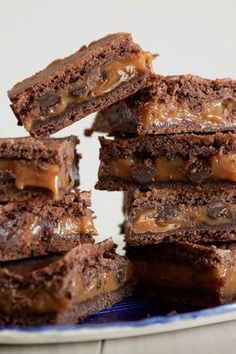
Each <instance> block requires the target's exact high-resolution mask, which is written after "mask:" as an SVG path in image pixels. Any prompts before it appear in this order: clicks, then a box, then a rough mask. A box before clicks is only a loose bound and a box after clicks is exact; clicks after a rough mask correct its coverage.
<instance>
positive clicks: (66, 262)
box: [0, 239, 133, 325]
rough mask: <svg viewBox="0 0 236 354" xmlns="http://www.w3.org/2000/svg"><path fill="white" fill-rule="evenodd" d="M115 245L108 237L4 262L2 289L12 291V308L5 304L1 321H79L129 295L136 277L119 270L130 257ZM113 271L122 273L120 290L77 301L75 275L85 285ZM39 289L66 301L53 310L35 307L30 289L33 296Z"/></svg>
mask: <svg viewBox="0 0 236 354" xmlns="http://www.w3.org/2000/svg"><path fill="white" fill-rule="evenodd" d="M115 247H116V246H115V244H114V243H113V241H112V240H111V239H108V240H106V241H104V242H101V243H100V244H97V245H91V244H86V245H85V244H84V245H79V246H77V247H75V248H73V249H72V250H70V251H69V252H67V253H66V254H64V255H53V256H50V257H44V258H33V259H27V260H24V261H15V262H4V263H1V264H0V272H1V277H0V285H1V291H4V289H6V290H7V291H8V293H9V296H8V301H9V306H10V308H11V310H9V307H8V310H6V308H5V307H4V308H3V307H2V306H1V311H0V321H1V323H2V324H8V323H10V324H16V325H35V324H46V323H77V322H78V321H79V320H81V319H82V318H84V317H86V316H87V315H90V314H91V313H93V312H96V311H99V310H101V309H103V308H105V307H108V306H111V305H112V304H113V303H115V302H117V301H120V300H121V299H122V298H123V297H126V296H129V295H130V294H131V291H132V289H133V285H132V284H133V281H132V280H131V281H130V282H127V283H124V281H123V280H122V277H121V274H120V273H119V271H122V269H123V267H125V266H127V264H128V261H127V259H126V258H125V257H122V256H119V255H117V254H116V253H115ZM109 271H112V272H114V273H115V274H117V279H118V277H119V281H120V282H121V283H120V287H119V288H118V290H116V291H112V292H105V293H103V294H100V295H99V296H93V297H92V298H90V299H88V301H87V300H84V301H82V302H81V303H80V304H76V303H75V302H73V300H74V299H75V298H76V290H77V288H76V287H75V286H73V285H72V286H70V284H71V282H72V280H73V279H75V278H74V277H75V276H77V275H79V276H80V277H81V279H82V281H83V286H88V284H90V281H92V280H93V279H99V278H96V277H98V274H103V272H109ZM122 282H123V283H122ZM39 289H40V294H41V293H42V294H47V296H49V303H50V301H53V299H54V301H53V303H54V302H56V303H59V304H61V301H62V306H61V305H60V307H59V308H58V309H57V310H53V311H50V310H48V309H44V310H40V311H36V310H34V308H32V300H30V298H29V296H28V295H27V294H28V293H29V292H30V294H31V298H32V296H33V294H34V293H35V296H36V295H37V296H38V295H39ZM27 292H28V293H27ZM33 298H34V297H33ZM50 299H51V300H50ZM58 301H59V302H58ZM65 301H66V302H65ZM65 304H66V305H65Z"/></svg>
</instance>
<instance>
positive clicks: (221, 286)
mask: <svg viewBox="0 0 236 354" xmlns="http://www.w3.org/2000/svg"><path fill="white" fill-rule="evenodd" d="M133 264H134V272H135V275H136V276H137V278H138V280H139V281H140V283H142V284H149V285H155V286H160V287H167V288H178V289H181V288H182V289H199V288H200V289H205V290H216V291H217V292H218V291H219V293H220V294H221V296H222V297H229V298H231V297H232V296H233V295H235V293H236V268H235V267H232V266H231V267H228V268H227V267H222V268H221V269H218V268H216V267H212V268H209V269H208V270H207V269H202V270H199V269H196V268H194V266H191V265H187V264H179V263H174V262H170V261H161V260H149V261H145V260H134V261H133Z"/></svg>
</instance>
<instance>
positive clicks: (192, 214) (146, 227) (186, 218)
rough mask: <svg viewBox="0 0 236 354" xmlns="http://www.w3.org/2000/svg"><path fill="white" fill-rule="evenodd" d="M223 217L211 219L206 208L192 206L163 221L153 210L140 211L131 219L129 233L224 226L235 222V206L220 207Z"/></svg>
mask: <svg viewBox="0 0 236 354" xmlns="http://www.w3.org/2000/svg"><path fill="white" fill-rule="evenodd" d="M223 208H224V215H226V216H218V217H214V218H211V217H209V216H208V210H207V207H204V206H203V207H201V206H195V207H194V206H192V207H188V208H185V209H184V210H183V211H181V210H179V211H178V212H177V213H176V215H175V216H174V217H169V218H168V217H167V218H165V221H160V220H158V215H157V211H156V210H155V209H154V208H149V209H142V210H141V211H139V212H137V213H136V215H135V216H134V218H133V219H131V223H130V227H131V231H133V232H135V233H145V232H152V233H162V232H168V231H172V230H177V229H179V228H190V227H191V228H192V227H197V226H199V225H207V226H215V225H224V224H229V223H232V222H235V221H236V204H227V205H226V204H225V205H222V209H223Z"/></svg>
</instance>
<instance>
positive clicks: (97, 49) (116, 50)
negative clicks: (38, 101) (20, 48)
mask: <svg viewBox="0 0 236 354" xmlns="http://www.w3.org/2000/svg"><path fill="white" fill-rule="evenodd" d="M140 50H141V49H140V47H139V46H138V45H137V44H134V43H133V42H132V37H131V34H129V33H115V34H109V35H108V36H106V37H104V38H102V39H99V40H97V41H94V42H92V43H90V44H89V45H88V46H86V45H84V46H82V47H81V48H80V49H79V50H78V51H77V52H75V53H74V54H72V55H70V56H68V57H66V58H64V59H57V60H54V61H53V62H52V63H51V64H49V66H48V67H46V68H45V69H44V70H42V71H40V72H38V73H36V74H35V75H33V76H31V77H29V78H27V79H25V80H23V81H22V82H19V83H17V84H16V85H15V86H14V87H13V88H12V89H11V90H10V91H9V92H8V95H9V98H10V99H11V100H14V99H15V97H16V96H17V95H19V94H20V93H22V92H23V91H25V93H26V95H27V96H28V92H27V90H31V87H34V91H36V90H38V89H40V86H41V85H42V87H45V86H47V85H49V83H50V86H51V87H50V88H51V89H52V88H56V87H57V88H58V87H61V85H62V83H61V81H64V83H63V85H64V84H69V83H71V82H73V81H76V80H78V78H79V77H81V78H82V77H83V76H84V74H85V73H86V72H88V71H90V70H91V69H92V68H93V67H94V66H97V65H98V64H99V65H102V64H104V63H105V62H106V61H108V60H111V59H118V58H119V57H120V56H122V55H123V54H124V52H126V51H127V52H130V53H131V54H132V53H136V52H139V51H140ZM73 72H76V74H74V75H73ZM68 73H70V75H69V76H70V77H69V76H68ZM68 79H70V81H68Z"/></svg>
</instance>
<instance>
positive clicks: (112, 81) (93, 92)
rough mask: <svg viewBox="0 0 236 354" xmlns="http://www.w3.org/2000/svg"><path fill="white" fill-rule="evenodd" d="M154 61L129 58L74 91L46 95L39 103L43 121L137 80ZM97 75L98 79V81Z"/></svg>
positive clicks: (107, 67)
mask: <svg viewBox="0 0 236 354" xmlns="http://www.w3.org/2000/svg"><path fill="white" fill-rule="evenodd" d="M152 59H153V58H152V55H151V54H149V53H147V52H140V53H138V54H136V55H135V56H126V57H124V58H122V59H120V60H115V61H112V62H108V63H106V64H104V65H102V66H101V67H100V68H98V69H97V71H96V70H95V71H94V72H92V73H91V74H90V76H88V77H87V80H85V81H84V82H82V83H78V84H77V83H75V84H73V87H70V88H69V89H68V88H66V89H63V90H59V91H58V92H57V93H52V94H50V93H49V94H46V95H45V97H42V99H41V103H40V108H39V111H40V112H39V116H40V119H46V118H49V117H52V116H56V115H59V114H61V113H62V112H64V111H65V110H66V108H67V107H68V106H70V105H72V104H74V103H81V102H84V101H87V100H90V99H92V98H93V97H97V96H101V95H103V94H105V93H107V92H109V91H111V90H113V89H114V88H115V87H117V86H118V85H120V84H121V83H122V82H125V81H128V80H131V79H132V78H134V77H135V76H136V75H137V72H138V71H144V70H146V69H147V68H149V67H150V66H151V61H152ZM94 75H96V78H95V80H94V78H93V76H94ZM90 81H91V83H90ZM28 124H30V122H28Z"/></svg>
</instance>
